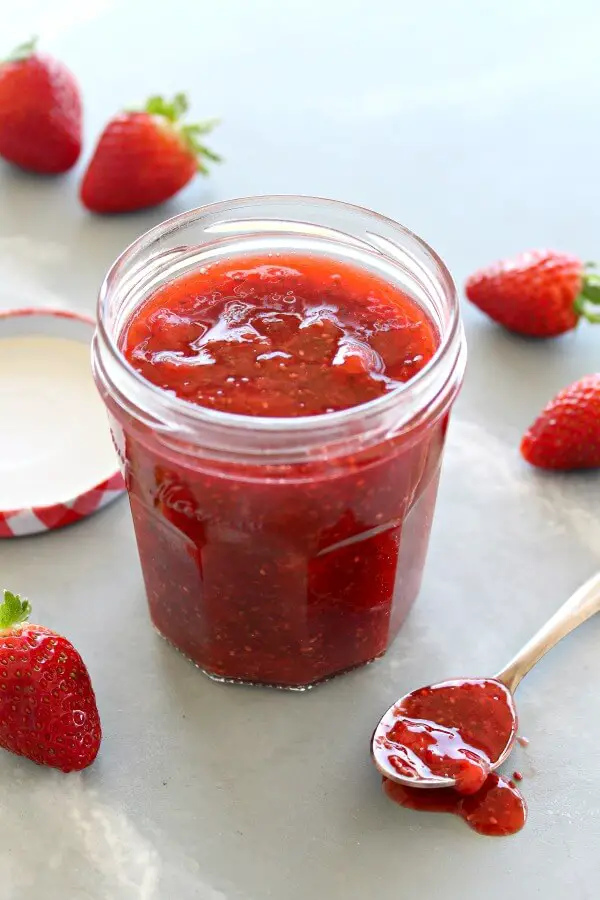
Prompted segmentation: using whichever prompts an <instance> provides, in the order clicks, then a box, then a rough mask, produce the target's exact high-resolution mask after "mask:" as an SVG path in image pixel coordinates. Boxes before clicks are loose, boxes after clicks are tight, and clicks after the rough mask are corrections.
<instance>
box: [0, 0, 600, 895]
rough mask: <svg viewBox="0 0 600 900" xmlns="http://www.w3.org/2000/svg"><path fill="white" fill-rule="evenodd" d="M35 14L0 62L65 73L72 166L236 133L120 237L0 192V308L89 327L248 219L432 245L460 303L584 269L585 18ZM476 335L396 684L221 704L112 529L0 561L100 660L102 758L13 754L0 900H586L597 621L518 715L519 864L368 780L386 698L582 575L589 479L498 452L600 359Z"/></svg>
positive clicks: (593, 98) (249, 8)
mask: <svg viewBox="0 0 600 900" xmlns="http://www.w3.org/2000/svg"><path fill="white" fill-rule="evenodd" d="M23 6H24V9H23V10H22V11H16V10H14V11H12V10H11V23H10V27H8V26H6V27H5V25H4V23H3V27H2V32H3V35H2V43H3V45H4V43H5V40H6V43H7V46H6V47H5V48H4V49H8V45H9V44H10V42H11V38H15V40H18V39H19V38H22V37H23V36H27V35H28V34H29V33H30V32H32V31H33V32H36V31H37V32H39V33H40V34H41V35H42V37H43V38H45V41H44V43H45V45H46V47H47V48H48V49H49V50H51V51H53V52H55V53H57V54H60V55H61V57H62V58H64V59H65V60H66V61H67V62H68V63H69V64H70V65H71V66H72V68H74V69H75V70H76V71H77V73H78V75H79V77H80V79H81V82H82V85H83V89H84V92H85V97H86V132H87V136H88V148H89V145H90V144H91V141H92V139H93V136H94V135H95V134H96V133H97V132H98V129H99V128H100V126H101V124H102V123H103V122H104V121H105V120H106V118H107V117H108V116H109V115H110V114H111V113H112V112H113V111H115V110H116V109H117V108H119V107H120V106H122V105H126V104H131V103H132V102H136V101H139V100H142V99H143V98H144V97H145V96H146V95H148V94H150V93H154V92H158V91H165V92H174V91H175V90H176V89H185V90H188V91H189V92H190V94H191V96H192V98H193V101H194V111H195V112H197V113H198V114H199V115H200V116H205V115H208V116H211V115H214V114H218V115H221V116H222V117H223V125H222V126H221V128H220V129H219V130H218V131H217V132H216V133H215V136H214V140H213V144H214V146H215V148H216V149H218V150H220V151H221V152H222V153H223V154H224V155H225V156H226V158H227V163H226V164H225V165H223V166H222V167H220V168H219V169H218V170H215V173H214V175H213V177H211V179H210V180H208V181H203V180H200V179H198V180H197V181H196V182H195V183H194V184H193V185H192V186H191V187H190V188H189V189H187V190H185V191H184V192H183V193H182V194H181V195H180V196H179V197H178V198H177V199H176V200H175V201H174V202H172V203H170V204H168V205H167V206H166V207H163V208H161V209H158V210H154V211H152V212H150V213H147V214H143V215H136V216H129V217H121V218H118V219H96V218H93V217H91V216H88V215H86V214H85V212H84V211H83V210H82V209H81V208H80V207H79V205H78V202H77V199H76V184H77V181H78V178H79V176H80V173H81V171H82V166H81V165H80V166H79V167H78V169H77V170H76V171H75V172H74V173H71V174H70V175H68V176H67V177H65V178H59V179H56V180H42V179H36V178H31V177H27V176H25V175H23V174H20V173H17V172H14V171H11V170H9V169H8V168H6V167H4V166H2V167H0V275H1V278H0V305H2V306H6V305H14V303H15V301H19V302H22V303H23V304H25V305H27V304H30V303H52V302H54V301H57V302H61V303H67V304H70V305H72V306H75V307H77V308H81V309H85V310H88V311H91V310H92V309H93V308H94V302H95V294H96V290H97V287H98V284H99V282H100V280H101V278H102V275H103V273H104V272H105V270H106V268H107V267H108V265H109V264H110V262H111V261H112V260H113V258H114V257H115V255H116V254H117V253H118V252H119V251H120V250H121V249H122V248H123V247H124V246H125V245H126V244H127V243H128V242H129V241H130V240H132V239H133V238H134V237H135V236H136V235H138V234H139V233H141V232H142V231H144V230H146V229H147V228H148V227H150V226H151V225H153V224H155V223H156V222H158V221H160V220H161V219H163V218H165V217H167V216H168V215H171V214H173V213H175V212H177V211H180V210H182V209H185V208H188V207H190V206H196V205H199V204H201V203H204V202H209V201H213V200H219V199H225V198H228V197H234V196H241V195H248V194H255V193H269V192H281V193H307V194H317V195H324V196H330V197H336V198H339V199H344V200H348V201H351V202H355V203H359V204H363V205H366V206H369V207H373V208H375V209H377V210H379V211H381V212H383V213H386V214H388V215H390V216H392V217H393V218H395V219H397V220H399V221H401V222H403V223H404V224H406V225H408V226H409V227H410V228H412V229H413V230H415V231H416V232H418V233H419V234H421V235H422V236H423V237H424V238H425V239H426V240H427V241H429V242H430V243H431V244H432V245H433V246H434V247H435V248H436V249H437V250H438V251H439V252H440V254H441V255H442V256H443V257H444V258H445V260H446V261H447V262H448V264H449V266H450V268H451V269H452V271H453V273H454V275H455V277H456V278H457V281H458V282H459V283H461V282H462V281H463V280H464V277H465V276H466V275H467V274H468V272H469V271H470V270H472V269H473V268H475V267H477V266H478V265H480V264H483V263H485V262H488V261H490V260H491V259H494V258H495V257H497V256H502V255H507V254H510V253H513V252H515V251H518V250H521V249H525V248H528V247H531V246H543V245H551V246H555V247H557V248H560V249H565V250H571V251H573V252H576V253H579V254H581V255H582V256H583V257H584V258H588V257H591V258H594V255H597V254H598V253H600V243H599V242H598V234H599V233H600V228H599V227H598V225H599V210H600V182H599V180H598V146H599V139H600V124H599V122H600V120H599V119H598V116H597V109H598V107H599V99H600V97H599V95H600V56H599V54H598V47H597V43H598V41H597V39H598V34H599V29H600V7H599V6H598V5H597V4H596V3H595V2H593V0H571V2H570V3H568V4H564V3H561V2H553V0H520V2H516V0H512V2H511V0H508V2H506V0H505V2H497V3H496V2H492V0H486V2H480V3H477V4H475V3H472V2H471V0H454V2H453V3H448V2H444V0H430V2H429V3H420V4H419V3H417V4H415V3H409V2H407V0H386V2H383V0H382V2H379V3H367V2H354V0H344V2H341V0H287V2H285V3H282V2H277V0H253V2H248V0H213V2H212V3H210V4H209V3H191V2H189V0H169V2H168V3H162V2H153V0H146V2H141V0H139V2H126V0H122V2H117V0H94V2H90V3H79V4H73V3H68V2H66V0H38V2H33V3H29V4H24V5H23ZM25 7H26V9H25ZM4 16H5V17H6V16H7V12H6V11H5V13H4ZM464 312H465V320H466V327H467V333H468V339H469V345H470V362H469V367H468V373H467V379H466V383H465V387H464V390H463V393H462V395H461V398H460V400H459V402H458V405H457V407H456V413H455V416H454V420H453V423H452V426H451V430H450V434H449V444H448V450H447V455H446V460H445V465H444V475H443V479H442V486H441V491H440V497H439V503H438V510H437V517H436V522H435V526H434V533H433V538H432V545H431V552H430V556H429V561H428V566H427V572H426V577H425V582H424V586H423V590H422V594H421V597H420V599H419V601H418V603H417V605H416V606H415V608H414V610H413V612H412V613H411V615H410V617H409V619H408V621H407V623H406V625H405V627H404V628H403V630H402V632H401V634H400V636H399V638H398V640H397V641H396V643H395V644H394V646H393V648H392V650H391V651H390V653H389V655H388V656H387V658H386V659H385V660H384V661H382V662H379V663H377V664H375V665H373V666H370V667H368V668H367V669H364V670H361V671H357V672H355V673H354V674H351V675H347V676H345V677H342V678H339V679H338V680H335V681H333V682H331V683H329V684H327V685H324V686H322V687H320V688H318V689H316V690H314V691H312V692H309V693H304V694H288V693H282V692H277V691H269V690H257V689H254V690H252V689H244V688H240V687H231V686H221V685H215V684H213V683H211V682H210V681H208V680H207V679H206V678H204V677H203V676H202V675H201V674H200V673H198V672H197V671H196V670H195V669H194V668H193V666H192V665H190V664H189V663H188V662H186V660H185V659H183V657H181V656H179V655H178V654H177V653H176V652H175V651H174V650H173V649H171V648H170V647H169V646H167V645H166V644H165V643H163V642H162V641H161V640H160V639H159V638H158V637H157V636H156V635H155V633H154V632H153V631H152V629H151V628H150V626H149V624H148V620H147V616H146V609H145V600H144V593H143V588H142V582H141V576H140V569H139V565H138V561H137V557H136V550H135V545H134V539H133V533H132V527H131V521H130V515H129V509H128V506H127V502H126V501H125V500H121V501H119V502H118V503H116V504H115V505H113V506H112V507H110V508H108V509H107V510H105V511H104V512H102V513H100V514H99V515H97V516H95V517H93V518H91V519H88V520H87V521H85V522H83V523H82V524H80V525H77V526H75V527H73V528H70V529H68V530H65V531H62V532H55V533H52V534H49V535H45V536H43V537H37V538H31V539H22V540H16V541H12V542H9V541H1V542H0V573H1V578H0V581H1V582H2V583H3V584H6V585H7V586H10V587H11V588H13V589H15V590H20V591H22V592H23V593H25V594H26V595H28V596H29V597H30V598H31V599H32V600H33V601H34V602H35V607H36V613H37V618H38V619H39V620H41V621H43V622H44V623H45V624H47V625H49V626H51V627H55V628H56V629H58V630H60V631H64V632H66V633H67V634H68V635H69V636H70V637H71V638H72V640H73V641H74V643H75V644H76V645H77V646H78V648H79V649H80V651H81V652H82V655H83V656H84V658H85V660H86V661H87V663H88V666H89V669H90V672H91V675H92V678H93V681H94V685H95V688H96V692H97V696H98V702H99V707H100V711H101V715H102V720H103V726H104V734H105V736H104V741H103V745H102V750H101V754H100V756H99V758H98V761H97V763H96V764H95V765H94V766H93V767H92V768H91V769H89V770H88V771H86V772H84V773H82V774H73V775H69V776H63V775H62V774H60V773H58V772H53V771H49V770H44V769H41V768H38V767H36V766H34V765H32V764H30V763H28V762H26V761H23V760H19V759H17V758H14V757H12V756H9V755H8V754H6V753H0V778H1V782H2V803H1V804H0V827H1V830H2V842H1V849H0V884H1V885H2V888H1V890H0V894H1V896H2V900H41V898H42V897H43V898H44V900H195V898H198V900H267V898H274V900H306V898H314V900H326V898H329V897H335V898H340V900H364V898H370V897H377V898H378V900H398V898H409V897H420V898H426V900H434V898H438V897H442V896H443V897H444V898H446V900H459V898H460V900H482V898H485V900H503V898H505V897H507V896H511V897H513V898H517V900H521V898H523V900H524V898H531V897H544V898H556V900H559V898H563V897H565V896H571V897H573V898H574V900H587V898H590V900H591V898H596V897H597V896H598V888H597V884H598V873H599V868H600V866H599V863H598V843H599V839H600V790H599V788H598V783H597V780H596V765H597V748H598V744H599V742H600V725H599V722H600V716H599V715H598V690H597V684H598V678H599V675H600V662H599V661H598V660H599V655H598V643H599V640H600V630H599V629H600V622H596V621H592V622H590V623H588V624H587V625H586V626H585V627H584V628H582V629H581V630H580V631H579V632H578V633H577V634H576V635H573V636H572V637H571V638H569V639H568V640H567V641H565V642H564V644H562V645H561V646H560V647H558V648H557V649H556V650H555V651H554V652H553V653H552V654H551V656H549V657H548V658H547V659H546V660H544V662H543V663H541V664H540V666H539V667H538V668H537V669H536V671H535V673H533V674H532V675H531V676H530V677H529V678H528V679H527V681H526V682H525V684H524V685H523V687H522V688H521V689H520V693H519V708H520V712H521V719H522V731H523V733H524V734H526V735H527V736H528V737H529V738H530V740H531V744H530V746H529V748H528V749H527V750H522V749H517V750H516V751H515V756H514V760H515V762H514V766H515V767H518V768H519V769H521V770H522V771H523V774H524V775H525V781H524V783H523V790H524V793H525V796H526V798H527V800H528V802H529V807H530V817H529V822H528V825H527V827H526V829H525V830H524V831H523V832H522V833H521V834H519V835H518V836H516V837H513V838H509V839H505V840H491V839H485V838H482V837H479V836H477V835H475V834H474V833H472V832H470V831H469V830H468V829H467V828H466V827H465V826H464V824H463V823H462V822H460V821H458V820H454V819H453V818H451V817H448V816H427V815H419V814H416V813H410V812H408V811H404V810H401V809H400V808H398V807H396V806H394V805H393V804H392V803H390V802H389V801H387V800H386V799H385V798H384V797H383V795H382V793H381V791H380V787H379V779H378V777H377V775H376V773H375V771H374V769H373V767H372V766H371V764H370V762H369V758H368V752H367V743H368V738H369V735H370V731H371V729H372V727H373V725H374V722H375V720H376V719H377V716H378V714H379V713H380V712H381V711H382V710H383V709H384V708H385V707H386V706H388V705H389V703H390V702H391V701H392V700H393V699H394V698H395V697H396V696H397V695H399V694H401V693H403V692H404V691H405V690H406V689H408V688H410V687H411V686H416V685H418V684H421V683H426V682H430V681H433V680H435V679H438V678H442V677H445V676H452V675H461V674H465V675H469V674H487V673H491V672H492V671H494V670H495V669H496V668H497V667H498V666H499V665H501V664H502V663H504V662H505V660H506V659H507V657H508V656H509V655H510V654H512V652H513V651H514V650H516V649H517V648H518V646H520V644H521V643H522V642H523V641H524V640H525V639H526V638H527V637H528V636H529V635H530V633H531V632H532V631H533V630H534V629H535V628H536V627H537V626H538V625H539V624H541V622H542V621H543V620H544V619H545V618H546V617H548V615H549V614H550V613H551V612H552V611H553V610H554V609H555V608H556V607H557V606H558V605H559V604H560V603H561V602H562V601H563V600H564V599H566V597H567V595H568V593H569V592H570V591H571V589H573V588H575V587H576V586H577V585H578V583H579V582H581V581H583V580H584V579H585V578H587V577H588V576H589V575H590V574H591V573H592V572H593V571H594V570H595V569H597V568H598V565H599V560H600V502H599V499H600V479H599V476H598V475H595V474H590V475H585V476H568V477H565V476H551V477H544V476H543V475H540V474H536V473H535V472H534V471H531V470H530V469H529V468H527V467H526V466H525V464H524V463H522V462H521V461H520V459H519V456H518V454H517V452H516V446H517V443H518V440H519V437H520V434H521V432H522V430H523V429H524V427H525V426H526V425H528V424H529V422H530V420H531V419H532V417H533V416H534V415H535V414H536V412H537V411H538V409H539V408H540V407H541V406H542V405H543V403H544V402H545V401H546V400H547V399H548V398H549V397H550V395H551V394H552V393H553V392H554V391H555V389H558V388H559V387H561V386H563V385H564V384H566V383H567V382H568V381H570V380H572V379H574V378H575V377H578V376H580V375H583V374H585V373H588V372H591V371H594V370H597V368H598V365H599V362H598V360H599V351H598V347H599V346H600V343H599V342H600V333H598V334H594V333H593V331H592V329H591V328H588V329H586V328H582V329H581V330H580V332H579V333H578V334H577V335H572V336H568V337H565V338H564V339H561V340H558V341H555V342H553V343H544V344H535V343H527V342H524V341H521V340H518V339H516V338H513V337H510V336H508V335H506V334H504V333H502V332H501V331H499V330H496V329H495V328H494V327H493V326H492V325H491V324H490V323H489V322H488V321H486V320H485V319H484V318H483V317H482V316H481V315H479V314H478V313H477V312H476V311H475V310H473V309H470V308H468V307H466V306H465V309H464ZM0 452H1V450H0ZM511 766H512V762H511Z"/></svg>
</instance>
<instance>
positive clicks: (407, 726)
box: [374, 678, 517, 794]
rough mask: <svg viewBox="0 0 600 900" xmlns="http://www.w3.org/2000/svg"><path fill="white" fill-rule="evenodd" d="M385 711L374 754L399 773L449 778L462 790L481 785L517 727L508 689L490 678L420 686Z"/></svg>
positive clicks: (465, 792)
mask: <svg viewBox="0 0 600 900" xmlns="http://www.w3.org/2000/svg"><path fill="white" fill-rule="evenodd" d="M388 715H389V721H388V722H386V725H387V730H385V731H383V730H382V733H380V734H379V735H378V736H377V737H376V739H375V746H374V752H375V754H376V756H384V757H385V758H386V759H387V762H388V763H389V765H390V766H391V767H392V768H394V769H396V771H397V772H398V774H400V775H406V776H408V777H419V776H421V777H423V778H427V777H431V776H440V777H448V778H454V779H455V781H456V785H455V790H456V791H458V792H459V793H461V794H473V793H475V791H478V790H479V789H480V788H481V787H482V786H483V784H484V782H485V780H486V778H487V777H488V775H489V774H490V771H491V765H492V763H495V762H496V761H497V760H498V759H499V758H500V756H501V755H502V751H503V750H504V748H505V747H506V745H507V744H508V743H509V742H510V741H511V740H512V739H513V737H514V734H515V731H516V727H517V723H516V721H515V716H514V707H513V705H512V703H511V699H510V693H509V691H508V690H507V688H506V687H505V686H504V685H503V684H501V682H499V681H496V680H495V679H494V678H481V679H460V680H459V679H457V680H454V681H446V682H442V683H440V684H434V685H431V686H430V687H424V688H420V689H419V690H417V691H413V693H412V694H408V695H407V696H406V697H403V698H402V701H401V702H400V703H398V704H397V705H396V706H395V707H394V709H393V710H392V712H391V714H388Z"/></svg>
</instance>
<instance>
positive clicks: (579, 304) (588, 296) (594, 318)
mask: <svg viewBox="0 0 600 900" xmlns="http://www.w3.org/2000/svg"><path fill="white" fill-rule="evenodd" d="M590 266H591V263H586V268H589V267H590ZM597 306H600V275H598V274H597V273H596V272H587V273H586V274H585V275H584V276H583V279H582V285H581V293H580V294H579V296H578V297H577V299H576V300H575V309H576V311H577V312H578V313H579V315H580V316H582V317H583V318H584V319H587V321H588V322H592V324H594V325H597V324H600V311H598V310H597V309H595V307H597Z"/></svg>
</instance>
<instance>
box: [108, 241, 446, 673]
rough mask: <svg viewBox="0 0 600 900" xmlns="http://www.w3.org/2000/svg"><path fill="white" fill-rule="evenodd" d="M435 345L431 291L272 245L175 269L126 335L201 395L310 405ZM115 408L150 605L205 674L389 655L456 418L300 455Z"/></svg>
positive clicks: (176, 388)
mask: <svg viewBox="0 0 600 900" xmlns="http://www.w3.org/2000/svg"><path fill="white" fill-rule="evenodd" d="M292 294H293V297H292ZM288 301H289V302H288ZM436 344H437V336H436V332H435V329H434V327H433V325H432V324H431V322H430V321H429V320H428V319H427V317H426V316H425V314H424V313H423V312H422V311H421V310H420V309H419V308H418V307H417V306H416V304H415V303H414V302H413V301H412V300H410V299H409V298H408V297H406V296H405V295H404V294H402V293H400V292H399V291H398V290H397V289H396V288H394V287H392V286H390V285H388V284H386V283H385V282H382V281H380V280H378V279H377V278H375V277H374V276H372V275H371V274H369V273H367V272H363V271H360V270H358V269H354V268H351V267H349V266H344V267H341V266H340V265H339V264H338V263H336V262H335V261H333V260H331V261H324V260H315V259H312V258H308V257H289V258H288V257H286V258H285V259H282V258H273V257H267V258H264V259H262V260H259V259H255V258H253V259H242V260H236V262H235V264H233V263H229V264H227V265H225V264H223V265H219V266H217V267H215V268H213V269H209V270H207V271H201V272H196V273H194V274H192V275H188V276H185V277H184V278H182V279H180V280H178V281H173V282H171V283H169V284H167V285H166V286H165V287H164V288H162V289H161V290H160V291H159V292H158V293H157V294H155V295H154V296H152V297H150V298H149V300H148V301H147V302H146V303H145V304H144V305H142V306H141V307H140V308H139V309H138V310H137V311H136V312H135V313H134V315H133V317H132V319H131V321H130V322H129V324H128V328H127V329H126V331H125V333H124V340H123V349H124V352H125V354H126V356H127V358H128V359H129V361H130V362H131V363H132V365H134V366H135V367H136V368H138V369H139V371H140V372H141V373H142V374H143V375H144V376H145V377H146V378H148V379H150V380H152V381H153V382H154V383H155V384H157V385H159V386H160V387H162V388H163V389H164V390H168V391H173V392H175V393H177V394H178V395H179V396H186V399H188V400H192V401H193V402H196V403H198V402H200V403H202V404H203V405H207V406H211V407H212V408H217V409H227V410H229V411H233V412H237V413H242V414H246V415H248V416H250V415H264V414H268V415H278V416H284V415H285V416H289V417H295V416H298V415H309V414H315V413H320V412H325V411H327V410H331V409H341V408H344V407H345V406H352V405H356V404H357V403H362V402H364V401H366V400H369V399H372V398H373V397H374V396H379V395H381V394H383V393H385V392H387V391H388V390H390V388H391V387H393V386H394V384H395V383H397V382H399V381H402V380H405V379H407V378H409V377H410V374H411V373H412V372H416V371H417V370H418V368H419V367H420V366H422V365H424V364H425V362H426V361H427V360H428V359H429V357H430V356H431V354H432V353H433V352H434V349H435V346H436ZM278 354H279V355H278ZM282 354H283V355H282ZM209 358H210V361H209ZM264 404H266V408H265V406H264ZM301 404H303V405H301ZM112 421H113V432H114V434H115V442H116V443H117V446H119V447H120V450H121V456H122V460H123V463H124V467H125V471H126V476H127V482H128V490H129V496H130V501H131V507H132V512H133V518H134V524H135V529H136V537H137V541H138V546H139V551H140V558H141V562H142V569H143V574H144V580H145V584H146V590H147V594H148V600H149V607H150V614H151V617H152V620H153V622H154V625H155V626H156V628H157V629H158V631H159V632H160V633H161V634H162V635H164V636H165V637H166V638H167V639H168V640H169V641H171V642H172V643H173V644H174V645H175V646H177V647H178V648H179V649H180V650H181V651H183V652H184V653H185V654H186V655H187V656H189V657H190V658H191V659H192V660H193V661H194V662H196V664H197V665H198V666H200V667H201V668H202V669H203V670H204V671H205V672H207V673H208V674H210V675H211V676H213V677H215V678H220V679H227V680H235V681H243V682H253V683H261V684H272V685H278V686H281V687H296V688H301V687H306V686H310V685H311V684H314V683H316V682H318V681H321V680H323V679H326V678H328V677H331V676H332V675H334V674H336V673H338V672H342V671H345V670H347V669H351V668H353V667H355V666H358V665H361V664H363V663H366V662H369V661H370V660H372V659H375V658H376V657H378V656H381V655H382V654H383V653H384V652H385V650H386V649H387V647H388V645H389V642H390V641H391V640H392V639H393V637H394V636H395V634H396V633H397V631H398V629H399V627H400V625H401V623H402V621H403V620H404V618H405V616H406V614H407V612H408V610H409V608H410V606H411V604H412V602H413V601H414V599H415V597H416V595H417V593H418V590H419V586H420V581H421V575H422V570H423V565H424V561H425V555H426V549H427V543H428V538H429V531H430V527H431V520H432V515H433V509H434V504H435V498H436V492H437V483H438V477H439V469H440V460H441V454H442V449H443V443H444V438H445V432H446V426H447V416H446V415H443V416H442V417H441V418H438V419H432V420H431V421H429V420H428V419H427V417H426V416H424V417H422V419H421V420H420V422H419V424H418V425H417V426H415V427H414V428H413V429H412V430H411V431H410V432H409V433H408V434H405V435H403V436H401V437H400V438H395V439H393V440H387V441H385V442H383V443H381V444H379V445H376V446H369V447H368V448H367V449H365V450H363V451H361V452H360V453H353V454H346V455H341V456H340V455H336V456H335V458H333V459H331V460H330V459H328V458H321V459H318V460H315V461H309V460H306V461H304V462H298V463H293V464H288V465H284V464H281V465H279V464H277V465H265V464H261V465H257V464H254V465H253V464H250V463H248V464H234V463H232V462H228V463H225V462H218V461H215V460H211V459H209V458H206V457H205V456H203V455H202V454H196V455H187V454H184V453H182V452H178V451H177V449H175V448H173V447H172V446H168V445H167V444H166V443H165V442H163V441H162V440H161V436H160V434H157V433H155V432H153V430H152V429H151V428H147V427H144V425H143V424H142V423H140V422H139V421H137V420H129V419H128V418H127V417H126V416H124V415H123V414H122V413H121V412H120V410H116V409H115V408H113V420H112Z"/></svg>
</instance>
